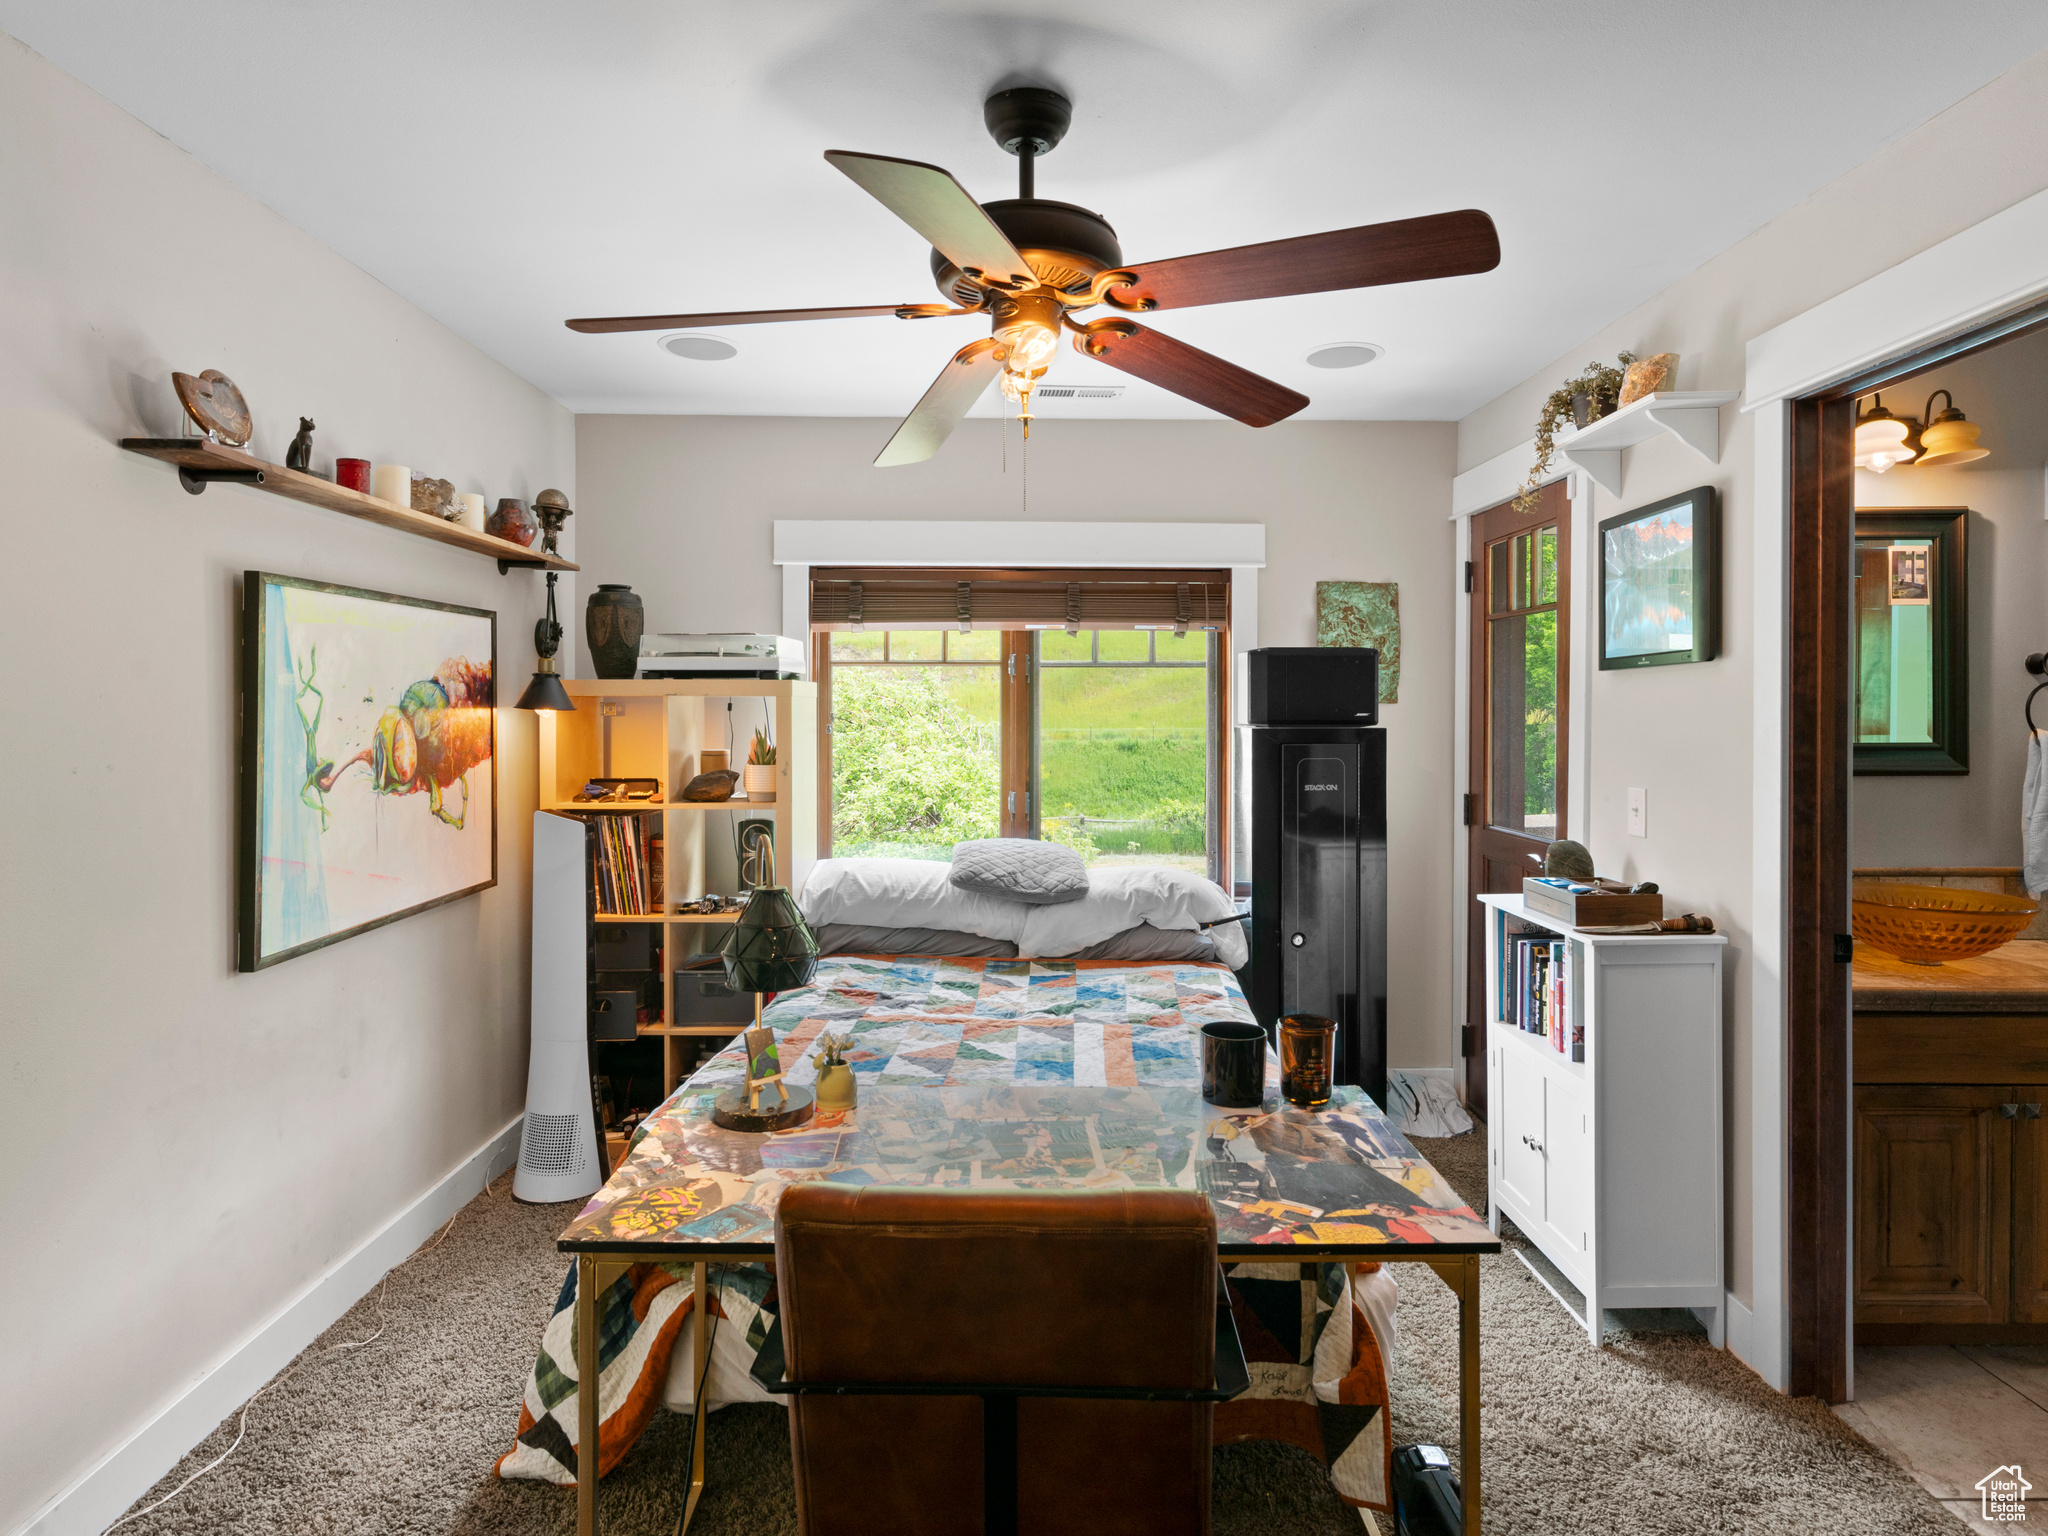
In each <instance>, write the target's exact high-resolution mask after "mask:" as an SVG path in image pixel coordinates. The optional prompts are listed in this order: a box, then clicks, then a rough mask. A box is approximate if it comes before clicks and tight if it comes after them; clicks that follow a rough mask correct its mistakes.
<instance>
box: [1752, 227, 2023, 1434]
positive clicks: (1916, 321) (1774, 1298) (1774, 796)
mask: <svg viewBox="0 0 2048 1536" xmlns="http://www.w3.org/2000/svg"><path fill="white" fill-rule="evenodd" d="M2044 251H2048V192H2042V193H2037V194H2035V195H2034V196H2032V197H2029V198H2025V199H2023V200H2022V201H2020V202H2017V203H2015V204H2013V205H2012V206H2011V207H2010V208H2007V209H2005V210H2004V211H2003V212H2001V213H1997V214H1994V215H1992V216H1991V217H1990V218H1988V219H1985V220H1983V221H1981V222H1979V223H1977V224H1974V225H1972V226H1970V227H1969V228H1968V229H1965V230H1963V231H1961V232H1960V233H1958V234H1956V235H1953V236H1951V237H1950V238H1949V239H1947V240H1944V241H1942V242H1940V243H1939V244H1937V245H1933V246H1930V247H1928V248H1927V249H1926V250H1924V251H1922V252H1920V253H1919V254H1918V255H1915V256H1912V257H1909V258H1908V259H1907V260H1905V261H1902V262H1900V263H1899V264H1898V265H1897V266H1894V267H1891V268H1889V269H1887V270H1886V271H1884V272H1880V273H1878V274H1877V275H1876V276H1875V277H1872V278H1870V279H1868V280H1866V281H1865V282H1862V283H1859V284H1857V285H1856V286H1855V287H1853V288H1849V289H1845V290H1844V291H1843V292H1841V293H1839V294H1837V295H1835V296H1834V297H1833V298H1831V299H1828V300H1825V301H1824V302H1822V303H1820V304H1817V305H1815V306H1813V307H1812V308H1811V309H1808V310H1806V311H1804V312H1803V313H1801V314H1799V315H1796V316H1794V317H1793V318H1791V319H1789V320H1787V321H1785V322H1784V323H1782V324H1780V325H1777V326H1774V327H1773V328H1772V329H1770V330H1768V331H1765V332H1763V333H1761V334H1760V335H1758V336H1755V337H1753V338H1751V340H1750V341H1749V343H1748V345H1747V347H1746V348H1745V356H1744V363H1745V367H1744V375H1745V378H1744V383H1745V388H1744V398H1743V401H1742V405H1741V410H1742V411H1744V412H1745V413H1748V414H1751V415H1753V416H1754V418H1755V445H1754V466H1755V475H1756V483H1755V490H1754V512H1753V515H1754V517H1755V520H1756V539H1755V546H1754V547H1755V561H1754V565H1753V567H1752V572H1751V575H1752V579H1753V581H1754V583H1755V591H1756V605H1755V621H1754V623H1755V628H1754V635H1753V643H1754V645H1755V654H1756V663H1755V672H1754V678H1753V692H1752V709H1753V715H1754V719H1753V734H1752V740H1753V743H1754V756H1753V772H1754V775H1755V801H1754V805H1755V810H1754V814H1753V818H1752V823H1751V825H1752V834H1753V839H1754V843H1753V852H1754V866H1753V867H1754V869H1755V875H1754V882H1753V887H1752V891H1751V914H1750V918H1751V935H1752V948H1753V960H1752V964H1751V968H1750V978H1751V981H1750V985H1751V1021H1752V1030H1753V1040H1754V1049H1753V1052H1752V1064H1753V1065H1752V1077H1751V1084H1750V1094H1751V1103H1752V1116H1751V1124H1752V1133H1753V1137H1754V1144H1753V1148H1752V1151H1753V1158H1754V1161H1753V1165H1752V1166H1753V1168H1754V1188H1753V1191H1752V1198H1753V1206H1752V1210H1753V1213H1754V1215H1753V1220H1754V1237H1753V1248H1752V1251H1753V1253H1754V1255H1755V1269H1754V1273H1753V1279H1752V1286H1753V1293H1752V1294H1753V1300H1754V1303H1755V1306H1754V1309H1753V1314H1752V1317H1751V1319H1749V1325H1750V1326H1749V1328H1748V1330H1747V1331H1748V1332H1749V1334H1750V1337H1749V1338H1748V1340H1747V1341H1746V1342H1747V1344H1748V1348H1747V1349H1746V1350H1742V1349H1738V1353H1740V1354H1741V1355H1742V1357H1743V1358H1744V1359H1745V1360H1747V1361H1748V1362H1749V1363H1750V1364H1751V1365H1752V1366H1753V1367H1754V1368H1755V1369H1756V1370H1757V1371H1758V1372H1759V1373H1760V1374H1761V1375H1762V1376H1763V1377H1764V1379H1765V1380H1766V1381H1769V1382H1770V1383H1771V1385H1772V1386H1774V1387H1777V1388H1778V1389H1779V1390H1781V1391H1790V1392H1795V1393H1802V1392H1821V1393H1826V1392H1828V1391H1830V1390H1831V1389H1835V1388H1836V1387H1837V1384H1838V1389H1839V1390H1841V1391H1843V1392H1845V1393H1848V1394H1850V1395H1853V1392H1854V1378H1853V1375H1852V1374H1851V1367H1852V1364H1853V1353H1852V1350H1851V1343H1852V1329H1853V1312H1852V1309H1851V1308H1850V1307H1849V1306H1848V1303H1847V1298H1848V1296H1850V1295H1851V1294H1853V1289H1852V1287H1853V1276H1852V1272H1851V1271H1852V1264H1853V1246H1854V1230H1853V1227H1852V1225H1851V1223H1852V1221H1853V1187H1852V1186H1850V1185H1849V1181H1846V1180H1845V1181H1844V1182H1845V1187H1844V1188H1843V1189H1842V1190H1841V1200H1842V1206H1843V1208H1842V1212H1841V1220H1840V1227H1839V1231H1840V1232H1841V1234H1842V1238H1841V1241H1842V1251H1841V1253H1840V1255H1839V1262H1840V1270H1839V1275H1838V1276H1835V1277H1826V1279H1825V1283H1817V1282H1823V1279H1824V1277H1823V1276H1821V1275H1820V1274H1818V1273H1814V1272H1810V1271H1805V1270H1804V1266H1803V1265H1801V1266H1800V1268H1801V1270H1802V1272H1801V1273H1798V1274H1795V1273H1794V1264H1795V1260H1796V1259H1797V1257H1798V1255H1797V1252H1796V1249H1795V1245H1794V1243H1793V1240H1792V1234H1791V1233H1790V1230H1789V1218H1790V1213H1791V1212H1792V1211H1793V1210H1794V1209H1796V1208H1800V1207H1801V1206H1806V1207H1807V1208H1810V1206H1811V1201H1812V1199H1813V1198H1814V1197H1815V1195H1816V1194H1817V1193H1818V1192H1819V1191H1818V1189H1817V1187H1816V1181H1815V1179H1814V1177H1813V1175H1814V1170H1812V1169H1809V1168H1805V1167H1798V1166H1794V1164H1793V1163H1792V1161H1791V1159H1790V1157H1789V1156H1788V1142H1789V1137H1790V1135H1791V1132H1792V1128H1793V1126H1794V1125H1795V1124H1798V1123H1800V1121H1801V1120H1802V1118H1803V1119H1804V1120H1805V1122H1806V1123H1807V1124H1808V1125H1811V1124H1812V1123H1813V1120H1814V1117H1815V1116H1816V1115H1817V1114H1819V1113H1820V1112H1821V1111H1822V1108H1823V1105H1824V1104H1825V1105H1827V1106H1830V1108H1829V1110H1828V1118H1829V1119H1830V1120H1832V1118H1833V1113H1832V1108H1833V1107H1836V1106H1838V1107H1840V1108H1841V1109H1842V1116H1841V1124H1840V1127H1839V1134H1840V1137H1841V1142H1840V1146H1841V1156H1842V1159H1843V1162H1842V1165H1841V1166H1842V1167H1843V1168H1847V1167H1849V1166H1850V1159H1851V1156H1852V1149H1851V1142H1850V1138H1851V1135H1852V1125H1851V1120H1850V1115H1849V1113H1848V1108H1847V1106H1848V1103H1849V1094H1848V1081H1847V1080H1848V1078H1849V1077H1850V1076H1852V1075H1853V1063H1852V1062H1851V1061H1850V1060H1849V1055H1848V1050H1847V1045H1846V1040H1847V1035H1848V1024H1849V1021H1848V1017H1847V1002H1846V988H1843V989H1840V990H1841V992H1842V995H1843V1001H1842V1009H1841V1011H1842V1017H1841V1018H1840V1019H1839V1020H1824V1019H1819V1018H1816V1017H1813V1016H1812V1010H1811V1008H1810V1007H1806V1006H1802V1007H1801V1008H1795V1007H1794V1004H1793V1000H1792V997H1791V995H1790V985H1791V977H1790V975H1789V973H1788V959H1789V957H1790V954H1791V946H1792V944H1793V943H1794V942H1795V940H1796V939H1798V938H1800V937H1801V936H1795V935H1793V934H1791V933H1790V932H1789V930H1788V926H1787V922H1788V915H1789V912H1790V899H1791V895H1792V892H1793V890H1794V882H1795V877H1797V878H1799V879H1801V880H1806V879H1809V878H1810V877H1811V875H1812V874H1813V871H1812V870H1810V869H1806V868H1800V869H1796V870H1795V868H1794V863H1793V861H1794V859H1795V857H1801V858H1803V857H1804V856H1805V855H1804V854H1803V853H1795V850H1794V849H1793V847H1792V842H1791V835H1790V834H1791V826H1790V816H1789V813H1788V812H1789V805H1790V802H1791V798H1792V796H1793V794H1794V793H1795V791H1796V790H1797V789H1799V788H1801V787H1802V786H1797V785H1795V784H1794V782H1793V778H1792V764H1791V761H1790V758H1789V756H1788V752H1789V750H1790V745H1791V736H1790V733H1789V731H1788V725H1789V720H1790V717H1789V714H1788V711H1789V709H1790V706H1791V702H1792V692H1791V686H1790V683H1791V679H1790V675H1789V663H1790V657H1791V647H1790V628H1789V626H1790V622H1791V617H1792V611H1791V596H1792V591H1791V577H1792V562H1791V536H1792V527H1793V505H1792V488H1793V454H1794V452H1795V450H1796V447H1797V444H1796V442H1795V436H1796V434H1795V417H1796V416H1797V414H1798V412H1799V407H1798V405H1797V404H1796V402H1798V401H1800V400H1801V399H1802V398H1810V397H1813V396H1816V395H1820V394H1823V393H1825V392H1827V391H1829V390H1831V389H1835V388H1837V387H1839V386H1841V385H1842V384H1844V383H1846V382H1848V381H1851V380H1854V379H1856V378H1857V377H1859V376H1860V375H1862V374H1864V373H1866V372H1868V371H1870V370H1871V369H1873V368H1875V367H1878V366H1880V365H1882V364H1884V363H1886V362H1888V361H1891V360H1895V359H1899V360H1903V359H1905V358H1908V357H1910V356H1912V355H1914V354H1916V353H1922V352H1925V351H1926V350H1927V349H1929V348H1932V347H1937V346H1939V345H1941V344H1942V343H1944V342H1946V341H1950V340H1953V339H1956V338H1960V337H1962V336H1965V335H1967V334H1969V333H1972V332H1978V331H1982V330H1984V329H1986V328H1989V327H1992V326H1994V325H1996V324H1997V322H1998V321H1999V320H2001V319H2002V318H2004V317H2007V316H2010V315H2013V314H2015V313H2016V312H2018V311H2021V310H2025V309H2028V308H2030V307H2032V306H2035V305H2037V304H2039V303H2040V302H2041V301H2042V300H2043V299H2044V298H2048V258H2044V255H2043V252H2044ZM1841 852H1842V854H1843V860H1844V863H1845V864H1846V861H1847V856H1848V850H1847V848H1846V847H1844V848H1843V849H1842V850H1841ZM1842 884H1843V886H1844V888H1846V884H1847V875H1846V870H1845V871H1844V872H1843V874H1842ZM1805 937H1810V935H1808V936H1805ZM1802 1026H1805V1027H1807V1028H1808V1029H1810V1030H1812V1031H1814V1033H1815V1035H1816V1037H1817V1038H1818V1037H1819V1036H1820V1035H1822V1034H1824V1033H1825V1031H1826V1030H1827V1029H1829V1028H1833V1029H1838V1030H1839V1031H1840V1033H1841V1039H1842V1041H1843V1046H1842V1049H1841V1050H1839V1051H1837V1052H1828V1053H1825V1054H1824V1055H1823V1056H1821V1057H1820V1058H1819V1059H1820V1064H1821V1068H1822V1074H1823V1075H1822V1076H1812V1075H1803V1076H1802V1078H1801V1080H1800V1081H1799V1082H1798V1084H1797V1091H1798V1093H1799V1095H1800V1101H1801V1102H1799V1103H1797V1104H1794V1103H1793V1102H1792V1101H1791V1093H1792V1092H1793V1091H1794V1083H1793V1080H1792V1078H1791V1076H1790V1075H1789V1073H1788V1071H1787V1062H1788V1051H1789V1049H1790V1047H1791V1045H1792V1043H1793V1032H1794V1031H1795V1030H1796V1029H1798V1028H1800V1027H1802ZM1804 1043H1805V1044H1808V1045H1811V1044H1813V1043H1815V1042H1813V1041H1808V1042H1804ZM1836 1074H1839V1077H1840V1080H1839V1081H1833V1080H1828V1079H1829V1078H1831V1077H1832V1076H1833V1075H1836ZM1794 1180H1797V1181H1799V1188H1797V1189H1795V1188H1794V1183H1793V1181H1794ZM1830 1226H1831V1227H1832V1226H1833V1224H1832V1223H1830ZM1830 1241H1831V1242H1832V1238H1831V1239H1830ZM1808 1252H1809V1254H1811V1257H1812V1261H1813V1262H1814V1263H1815V1264H1821V1263H1823V1262H1824V1261H1823V1259H1822V1257H1821V1256H1820V1255H1819V1254H1812V1253H1811V1250H1808ZM1837 1314H1838V1315H1837ZM1830 1340H1832V1341H1833V1347H1832V1348H1830V1347H1829V1341H1830ZM1795 1341H1800V1342H1801V1347H1800V1348H1798V1349H1797V1350H1795V1348H1794V1345H1795ZM1730 1342H1731V1344H1732V1343H1734V1342H1735V1341H1734V1340H1733V1339H1731V1341H1730Z"/></svg>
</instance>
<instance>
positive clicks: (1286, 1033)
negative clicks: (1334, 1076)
mask: <svg viewBox="0 0 2048 1536" xmlns="http://www.w3.org/2000/svg"><path fill="white" fill-rule="evenodd" d="M1336 1043H1337V1021H1336V1020H1335V1019H1326V1018H1324V1017H1323V1016H1322V1015H1321V1014H1319V1013H1290V1014H1288V1015H1287V1016H1286V1017H1285V1018H1283V1019H1281V1021H1280V1096H1281V1097H1282V1098H1283V1099H1285V1100H1286V1101H1287V1102H1288V1103H1290V1104H1298V1105H1300V1106H1301V1107H1302V1108H1303V1109H1321V1108H1322V1107H1323V1106H1324V1105H1325V1104H1327V1103H1329V1102H1330V1057H1331V1053H1332V1052H1333V1051H1334V1049H1335V1047H1336Z"/></svg>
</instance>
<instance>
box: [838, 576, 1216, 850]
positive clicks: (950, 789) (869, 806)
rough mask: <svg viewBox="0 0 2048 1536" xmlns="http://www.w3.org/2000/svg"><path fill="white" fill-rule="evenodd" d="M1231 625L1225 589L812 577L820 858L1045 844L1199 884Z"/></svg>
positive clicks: (1147, 581) (1053, 580)
mask: <svg viewBox="0 0 2048 1536" xmlns="http://www.w3.org/2000/svg"><path fill="white" fill-rule="evenodd" d="M1184 575H1185V576H1187V577H1189V578H1192V579H1188V580H1182V579H1179V578H1180V577H1182V576H1184ZM1204 578H1206V579H1204ZM1227 612H1228V577H1227V575H1226V574H1224V573H1221V572H1188V573H1179V572H1166V573H1146V572H1105V573H1073V572H1048V573H1039V572H1028V573H980V572H974V573H968V572H926V571H876V572H858V573H855V572H846V571H826V570H820V571H816V572H814V573H813V587H812V619H813V654H814V655H815V656H817V657H818V660H819V663H820V665H819V669H818V670H819V679H818V680H819V682H820V683H821V685H822V686H821V689H820V708H821V710H823V711H824V712H825V713H826V733H825V739H826V740H827V741H828V742H829V743H830V751H831V771H830V772H829V774H826V775H822V776H821V778H822V781H823V782H822V783H821V785H820V792H821V795H823V796H824V797H826V800H827V803H826V804H825V805H824V806H823V807H821V811H822V812H823V815H822V817H821V820H823V822H824V823H825V825H826V826H827V827H829V829H830V830H829V833H828V847H829V850H830V851H831V852H832V853H835V854H838V855H841V856H858V855H867V856H882V857H897V858H929V859H945V858H949V857H951V854H952V849H953V844H954V843H956V842H960V841H962V840H965V839H968V838H978V837H1043V838H1046V839H1049V840H1052V841H1056V842H1061V843H1066V844H1068V845H1069V846H1071V847H1074V848H1076V849H1078V850H1079V851H1080V852H1081V853H1082V855H1083V856H1084V857H1085V858H1087V859H1088V860H1089V862H1090V863H1093V864H1130V863H1148V864H1156V863H1166V864H1173V865H1176V866H1178V867H1181V868H1185V869H1192V870H1196V871H1200V872H1204V873H1207V874H1209V875H1211V876H1212V877H1214V876H1215V875H1216V874H1217V873H1218V872H1219V871H1220V869H1221V868H1222V867H1223V864H1222V860H1223V857H1224V852H1225V850H1224V847H1223V835H1222V823H1221V816H1220V811H1221V808H1222V807H1223V806H1225V805H1226V804H1227V796H1226V795H1225V794H1224V793H1223V784H1224V773H1225V769H1224V761H1225V758H1224V749H1225V746H1226V745H1227V742H1226V736H1225V733H1224V732H1223V731H1222V730H1221V729H1220V727H1219V722H1221V721H1223V720H1225V719H1226V718H1227V713H1226V710H1225V707H1224V691H1225V686H1226V685H1225V676H1226V668H1225V665H1224V663H1225V661H1226V659H1227V657H1228V643H1227V633H1228V632H1227V628H1226V625H1227ZM984 613H986V614H990V615H991V617H990V620H989V624H988V627H987V628H982V627H979V620H980V615H982V614H984ZM876 618H882V619H884V621H885V622H884V623H883V624H882V625H880V626H878V627H874V628H869V627H867V626H868V625H870V624H873V623H874V622H875V619H876ZM920 620H921V621H922V623H920ZM940 620H942V621H943V627H941V623H940V622H937V621H940ZM856 624H859V625H860V626H861V627H859V628H855V627H854V626H855V625H856ZM913 626H917V627H913ZM924 626H929V627H924ZM963 626H964V627H963Z"/></svg>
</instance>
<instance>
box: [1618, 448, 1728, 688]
mask: <svg viewBox="0 0 2048 1536" xmlns="http://www.w3.org/2000/svg"><path fill="white" fill-rule="evenodd" d="M1599 540H1600V549H1599V554H1600V669H1601V670H1602V671H1603V672H1612V671H1617V670H1620V669H1623V668H1627V667H1668V666H1672V665H1674V664H1677V663H1680V662H1688V661H1712V660H1713V659H1714V658H1715V657H1716V656H1718V655H1719V654H1720V652H1721V497H1720V493H1719V492H1717V491H1716V490H1715V489H1714V488H1713V487H1712V486H1711V485H1702V486H1697V487H1695V488H1694V489H1692V490H1690V491H1686V492H1684V493H1683V494H1682V495H1678V496H1667V497H1666V498H1665V499H1664V500H1662V501H1659V502H1654V503H1652V504H1651V505H1649V506H1647V507H1639V508H1637V509H1636V510H1635V511H1633V512H1622V513H1619V514H1617V515H1616V516H1614V517H1609V518H1604V519H1602V520H1601V523H1600V534H1599Z"/></svg>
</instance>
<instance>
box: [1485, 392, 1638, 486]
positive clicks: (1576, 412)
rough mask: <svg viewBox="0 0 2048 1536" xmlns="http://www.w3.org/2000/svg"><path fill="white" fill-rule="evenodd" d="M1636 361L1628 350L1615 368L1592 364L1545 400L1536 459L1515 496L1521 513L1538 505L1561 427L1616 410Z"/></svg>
mask: <svg viewBox="0 0 2048 1536" xmlns="http://www.w3.org/2000/svg"><path fill="white" fill-rule="evenodd" d="M1635 360H1636V359H1635V354H1634V353H1632V352H1624V353H1622V354H1621V356H1620V358H1619V359H1618V360H1617V361H1616V363H1615V365H1614V366H1612V367H1609V366H1608V365H1607V364H1606V363H1588V364H1586V371H1585V372H1584V373H1582V374H1580V375H1579V376H1578V377H1577V378H1575V379H1566V380H1565V381H1564V383H1562V384H1560V385H1558V387H1557V388H1556V389H1553V390H1552V391H1551V392H1550V394H1549V395H1548V396H1547V397H1546V398H1545V399H1544V402H1543V409H1542V410H1540V411H1538V412H1537V413H1536V462H1535V464H1534V465H1533V466H1532V467H1531V468H1530V470H1529V478H1528V479H1527V480H1524V481H1523V482H1522V489H1521V490H1520V492H1518V493H1517V494H1516V496H1515V510H1516V511H1517V512H1526V511H1528V510H1529V509H1530V508H1531V507H1532V506H1534V505H1535V504H1536V491H1537V488H1538V486H1537V482H1538V481H1540V480H1541V479H1542V478H1543V472H1544V471H1545V470H1546V469H1548V468H1550V456H1551V454H1552V453H1553V452H1555V451H1556V448H1557V429H1558V428H1559V427H1561V426H1563V425H1564V424H1565V423H1566V422H1567V421H1569V422H1571V423H1572V425H1574V426H1576V427H1586V426H1589V425H1591V424H1592V423H1593V422H1596V421H1598V420H1599V419H1600V418H1601V417H1602V416H1605V415H1606V414H1607V413H1608V412H1609V411H1611V410H1613V409H1614V407H1615V403H1616V402H1617V401H1619V400H1620V399H1621V381H1622V376H1623V375H1624V374H1625V373H1626V372H1627V370H1628V365H1629V364H1630V363H1632V362H1634V361H1635Z"/></svg>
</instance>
